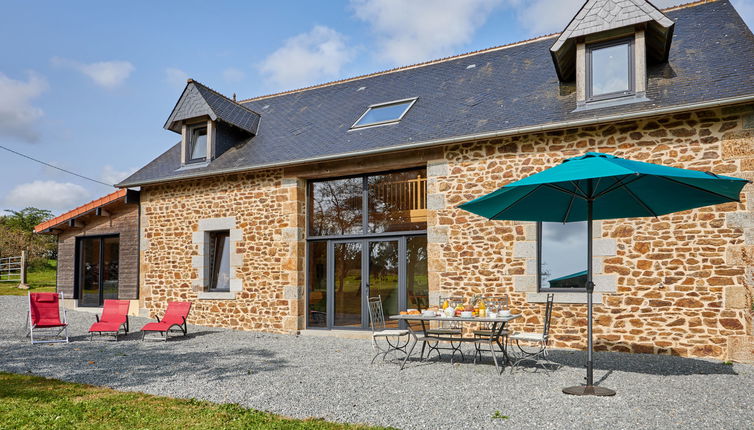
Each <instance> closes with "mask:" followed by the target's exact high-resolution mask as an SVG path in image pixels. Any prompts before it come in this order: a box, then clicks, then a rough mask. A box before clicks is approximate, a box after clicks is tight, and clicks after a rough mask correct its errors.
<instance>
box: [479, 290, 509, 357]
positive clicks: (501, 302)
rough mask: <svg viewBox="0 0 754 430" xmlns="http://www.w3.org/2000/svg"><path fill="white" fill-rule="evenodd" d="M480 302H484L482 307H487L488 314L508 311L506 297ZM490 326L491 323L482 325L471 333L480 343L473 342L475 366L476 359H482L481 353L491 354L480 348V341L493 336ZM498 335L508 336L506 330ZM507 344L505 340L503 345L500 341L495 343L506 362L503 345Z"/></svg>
mask: <svg viewBox="0 0 754 430" xmlns="http://www.w3.org/2000/svg"><path fill="white" fill-rule="evenodd" d="M481 300H483V301H484V305H485V306H486V307H487V312H490V309H495V310H496V312H500V311H502V310H503V309H508V296H498V297H486V298H482V299H481ZM492 326H493V324H492V323H484V325H483V326H482V328H480V329H477V330H474V331H473V333H472V334H473V335H474V338H475V339H479V340H480V342H475V343H474V347H475V351H474V363H475V364H476V361H477V358H479V359H481V358H482V352H483V351H490V352H492V351H491V350H490V349H482V348H481V346H482V342H481V341H482V340H484V339H490V338H491V337H492V335H493V333H492ZM500 335H501V336H504V337H507V336H508V330H507V329H503V330H502V331H501V332H500ZM507 342H508V341H507V339H506V340H505V342H504V343H500V339H496V343H497V345H498V347H499V348H500V352H502V353H503V355H504V356H505V358H506V360H508V352H507V351H506V348H505V345H506V344H507Z"/></svg>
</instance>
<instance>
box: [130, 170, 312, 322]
mask: <svg viewBox="0 0 754 430" xmlns="http://www.w3.org/2000/svg"><path fill="white" fill-rule="evenodd" d="M302 200H303V187H300V186H299V182H298V181H296V180H293V181H291V180H284V179H283V177H282V171H281V170H269V171H264V172H257V173H249V174H238V175H228V176H222V177H216V178H209V179H200V180H193V181H184V182H178V183H170V184H163V185H158V186H152V187H145V188H144V189H143V190H142V194H141V205H142V206H141V208H142V211H141V212H142V233H141V234H142V250H141V269H142V271H141V275H142V276H141V278H142V284H141V288H142V294H143V306H144V307H145V308H146V309H147V310H148V311H149V314H150V315H152V316H154V315H161V314H162V312H163V311H164V308H165V307H166V305H167V302H168V301H171V300H190V301H192V302H193V305H192V309H191V315H190V318H189V322H190V323H192V324H202V325H209V326H224V327H232V328H239V329H245V330H263V331H269V332H278V333H288V332H295V331H296V330H297V329H298V328H299V326H298V324H299V321H300V320H302V318H299V313H302V312H303V306H301V305H300V302H301V300H303V296H302V294H303V293H302V292H303V287H302V285H303V275H302V271H303V244H302V242H301V239H302V234H301V229H300V228H299V227H300V226H299V222H300V218H301V214H302V212H301V209H300V201H302ZM227 222H231V223H233V224H235V225H234V226H231V227H230V228H229V227H228V226H227V225H226V224H227ZM220 224H222V226H223V229H230V231H231V238H230V240H231V247H232V254H236V256H233V255H232V257H231V266H232V270H234V274H233V275H234V276H233V277H234V278H236V279H237V280H238V281H239V282H233V281H231V282H232V283H231V292H230V293H229V294H228V293H225V294H212V293H205V292H204V286H203V285H201V284H202V282H201V281H199V280H200V279H203V278H204V276H203V275H202V274H201V273H200V270H201V263H197V260H198V259H201V258H203V250H202V249H201V248H202V243H201V241H200V240H198V239H196V238H197V237H198V236H201V234H202V231H203V230H212V229H213V225H220Z"/></svg>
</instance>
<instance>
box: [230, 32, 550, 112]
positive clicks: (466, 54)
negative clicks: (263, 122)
mask: <svg viewBox="0 0 754 430" xmlns="http://www.w3.org/2000/svg"><path fill="white" fill-rule="evenodd" d="M559 34H560V33H552V34H546V35H543V36H536V37H532V38H530V39H525V40H520V41H518V42H511V43H507V44H505V45H498V46H493V47H490V48H484V49H478V50H476V51H470V52H464V53H462V54H457V55H451V56H448V57H442V58H437V59H434V60H427V61H423V62H421V63H415V64H409V65H406V66H399V67H394V68H392V69H385V70H381V71H378V72H372V73H367V74H364V75H357V76H351V77H349V78H343V79H338V80H335V81H329V82H323V83H321V84H315V85H310V86H308V87H301V88H295V89H292V90H286V91H280V92H277V93H271V94H265V95H261V96H256V97H250V98H248V99H243V100H241V101H239V102H238V103H247V102H251V101H255V100H262V99H266V98H270V97H276V96H281V95H284V94H290V93H297V92H300V91H307V90H312V89H315V88H323V87H329V86H332V85H337V84H342V83H345V82H352V81H358V80H361V79H365V78H371V77H373V76H380V75H385V74H388V73H394V72H400V71H403V70H409V69H414V68H418V67H424V66H429V65H432V64H438V63H444V62H446V61H452V60H457V59H459V58H465V57H470V56H473V55H477V54H483V53H486V52H492V51H499V50H503V49H506V48H512V47H515V46H519V45H526V44H528V43H534V42H538V41H540V40H544V39H548V38H551V37H555V36H558V35H559Z"/></svg>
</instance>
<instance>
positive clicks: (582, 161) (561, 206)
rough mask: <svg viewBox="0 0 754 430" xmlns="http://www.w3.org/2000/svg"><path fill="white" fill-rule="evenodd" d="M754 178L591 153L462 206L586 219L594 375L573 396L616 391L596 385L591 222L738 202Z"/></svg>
mask: <svg viewBox="0 0 754 430" xmlns="http://www.w3.org/2000/svg"><path fill="white" fill-rule="evenodd" d="M748 182H749V181H747V180H745V179H740V178H732V177H728V176H720V175H716V174H714V173H710V172H700V171H696V170H686V169H679V168H675V167H668V166H661V165H657V164H650V163H644V162H639V161H632V160H627V159H623V158H619V157H616V156H613V155H609V154H601V153H596V152H588V153H586V154H584V155H582V156H579V157H574V158H569V159H567V160H565V161H563V162H562V163H561V164H559V165H557V166H554V167H552V168H550V169H547V170H544V171H542V172H540V173H537V174H534V175H531V176H529V177H526V178H524V179H521V180H519V181H516V182H513V183H511V184H508V185H506V186H504V187H502V188H499V189H498V190H496V191H493V192H491V193H489V194H487V195H484V196H482V197H479V198H477V199H474V200H472V201H470V202H467V203H464V204H462V205H460V206H459V208H461V209H464V210H466V211H469V212H472V213H474V214H477V215H481V216H483V217H485V218H488V219H493V220H513V221H544V222H561V223H567V222H578V221H586V222H587V232H588V233H587V234H588V235H589V237H588V240H587V243H588V246H587V270H586V292H587V321H588V324H587V335H588V337H589V339H588V341H587V362H586V365H587V366H586V367H587V374H586V385H580V386H575V387H568V388H564V389H563V392H564V393H566V394H576V395H598V396H610V395H614V394H615V391H613V390H610V389H608V388H604V387H595V386H594V376H593V370H594V369H593V357H592V350H593V345H592V293H593V292H594V282H592V221H593V220H601V219H615V218H632V217H658V216H660V215H664V214H669V213H673V212H680V211H684V210H688V209H693V208H698V207H702V206H710V205H716V204H720V203H728V202H739V201H740V199H739V196H740V193H741V189H742V188H743V187H744V185H746V184H747V183H748Z"/></svg>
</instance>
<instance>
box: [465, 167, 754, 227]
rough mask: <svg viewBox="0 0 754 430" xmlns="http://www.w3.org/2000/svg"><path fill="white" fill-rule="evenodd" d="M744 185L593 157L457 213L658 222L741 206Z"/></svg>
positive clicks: (504, 189)
mask: <svg viewBox="0 0 754 430" xmlns="http://www.w3.org/2000/svg"><path fill="white" fill-rule="evenodd" d="M746 183H747V181H746V180H745V179H739V178H732V177H728V176H719V175H715V174H714V173H709V172H700V171H696V170H686V169H679V168H675V167H668V166H660V165H657V164H650V163H643V162H640V161H633V160H626V159H624V158H618V157H616V156H614V155H609V154H600V153H596V152H589V153H586V154H585V155H582V156H580V157H574V158H569V159H567V160H565V161H563V163H561V164H559V165H557V166H555V167H552V168H550V169H547V170H545V171H542V172H540V173H537V174H535V175H532V176H529V177H527V178H524V179H521V180H520V181H516V182H513V183H511V184H508V185H506V186H504V187H502V188H500V189H498V190H497V191H494V192H492V193H490V194H487V195H485V196H482V197H479V198H477V199H474V200H472V201H470V202H467V203H464V204H462V205H460V206H459V207H460V208H461V209H464V210H467V211H469V212H472V213H475V214H477V215H481V216H483V217H485V218H489V219H500V220H517V221H550V222H574V221H586V220H587V219H588V216H587V202H588V201H590V200H592V201H593V209H592V210H593V216H592V219H596V220H600V219H615V218H633V217H657V216H660V215H664V214H668V213H673V212H680V211H684V210H687V209H693V208H697V207H702V206H709V205H715V204H719V203H727V202H737V201H739V194H740V192H741V188H743V186H744V185H746Z"/></svg>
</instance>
